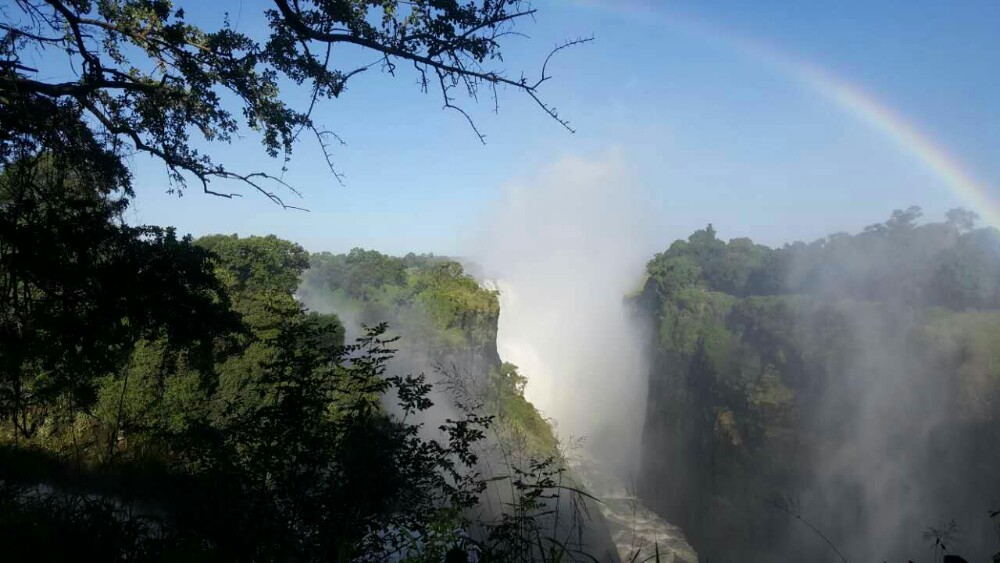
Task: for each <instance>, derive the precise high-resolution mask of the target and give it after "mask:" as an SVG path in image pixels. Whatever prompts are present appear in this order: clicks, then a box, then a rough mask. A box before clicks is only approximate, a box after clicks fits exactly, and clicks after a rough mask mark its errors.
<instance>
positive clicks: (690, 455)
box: [634, 207, 1000, 559]
mask: <svg viewBox="0 0 1000 563" xmlns="http://www.w3.org/2000/svg"><path fill="white" fill-rule="evenodd" d="M919 218H920V209H919V208H916V207H911V208H909V209H906V210H897V211H895V212H893V214H892V215H891V217H890V218H889V219H888V220H886V221H885V222H883V223H878V224H875V225H871V226H869V227H867V228H866V229H865V230H864V231H863V232H861V233H858V234H855V235H848V234H836V235H831V236H828V237H825V238H823V239H820V240H818V241H816V242H813V243H810V244H804V243H794V244H790V245H786V246H784V247H783V248H779V249H770V248H767V247H764V246H761V245H756V244H753V243H752V242H751V241H749V240H747V239H734V240H731V241H729V242H724V241H721V240H719V239H718V238H717V237H716V233H715V231H714V229H713V228H712V227H711V225H709V227H708V228H706V229H703V230H699V231H697V232H695V233H694V234H692V235H691V237H689V239H688V240H687V241H677V242H675V243H673V244H672V245H671V246H670V248H669V249H668V250H667V251H665V252H663V253H660V254H657V255H656V256H655V257H654V258H653V259H652V260H651V261H650V262H649V264H648V266H647V275H648V277H647V280H646V286H645V288H644V290H643V291H642V292H641V293H640V294H637V295H636V296H635V297H634V299H635V302H636V303H637V304H639V305H640V306H641V307H642V308H643V309H644V310H645V312H646V313H647V314H649V315H650V316H651V318H652V319H653V322H654V326H655V327H656V329H657V333H656V334H657V338H656V340H655V344H656V345H655V350H654V368H653V372H652V375H651V378H650V392H649V406H648V416H647V419H646V430H645V433H646V442H645V443H646V445H647V447H648V448H650V451H653V452H655V453H654V454H653V455H650V456H647V457H646V459H645V461H644V464H645V466H646V467H645V469H644V470H645V471H646V473H647V475H649V476H650V479H652V480H654V481H655V483H661V482H667V483H670V486H669V487H667V486H665V485H658V484H647V498H650V499H655V500H654V502H658V503H659V504H660V509H661V510H662V511H663V513H664V514H665V515H666V516H667V517H668V518H671V519H673V520H674V521H676V522H677V523H678V524H680V525H681V526H682V527H684V528H685V530H686V531H687V532H688V533H689V534H690V536H691V537H692V538H693V540H694V541H695V545H696V546H697V547H698V549H699V553H700V554H702V555H706V556H709V557H713V558H726V559H728V558H731V557H744V556H748V554H750V556H752V557H760V558H764V559H772V558H776V557H779V556H778V555H775V554H776V553H779V552H777V551H775V549H776V548H775V545H777V544H778V543H780V542H781V541H782V540H781V534H783V533H785V530H786V528H785V524H786V522H784V521H782V520H776V519H775V518H774V517H773V516H770V515H767V514H762V513H761V510H760V502H759V499H760V498H766V497H767V496H768V495H770V494H772V493H773V492H774V491H776V490H789V489H792V490H794V489H795V488H798V487H804V486H807V485H804V483H811V481H809V479H812V478H813V477H814V476H813V475H811V474H807V473H806V472H805V469H804V468H806V467H815V466H816V465H817V464H822V463H823V461H824V460H828V459H831V458H834V457H835V453H836V451H835V450H832V449H831V448H833V447H834V446H832V445H831V443H832V442H835V441H836V440H837V439H839V438H831V436H833V437H838V436H841V435H848V434H847V433H850V432H855V431H856V430H855V427H854V426H853V425H854V424H856V421H855V420H854V418H853V417H854V416H855V413H856V412H857V408H858V407H857V406H856V403H857V401H859V400H863V398H858V397H857V396H856V393H858V388H857V385H858V383H857V381H858V379H857V378H859V377H863V376H868V375H869V374H868V373H867V372H865V373H858V372H859V371H862V370H869V371H871V370H877V369H879V367H880V366H879V365H877V364H876V365H875V366H872V365H868V364H863V363H859V358H860V357H862V355H863V353H864V351H865V350H870V349H871V343H870V341H871V339H873V338H880V339H885V341H886V342H892V343H894V345H896V344H895V343H897V342H898V347H899V348H900V349H901V350H900V354H901V355H902V357H901V358H900V359H899V360H898V361H899V362H900V365H899V366H894V369H901V370H904V372H905V373H906V374H907V377H908V378H909V379H908V380H910V381H914V382H915V383H914V385H917V384H918V382H919V384H920V385H924V386H930V387H932V388H934V389H937V390H938V393H937V394H936V395H935V396H934V397H933V398H926V399H925V400H934V401H937V402H938V403H939V405H938V407H935V409H934V412H947V413H948V415H947V419H946V420H942V421H941V422H940V424H939V426H938V427H937V428H935V430H934V433H933V435H932V436H930V437H928V438H927V439H928V440H929V441H931V443H932V444H935V445H933V446H929V447H933V448H941V449H939V450H934V451H946V450H945V449H944V448H948V447H950V446H949V445H952V444H954V443H955V442H956V441H965V440H971V441H977V442H976V443H985V442H978V441H982V440H986V441H989V440H991V439H992V436H994V435H995V421H996V419H997V417H998V416H1000V404H998V403H997V402H996V401H995V400H994V397H997V396H1000V368H998V366H1000V355H998V352H997V350H1000V347H998V346H997V342H1000V324H998V323H1000V312H998V310H1000V299H998V296H1000V294H998V293H997V291H998V290H997V288H998V287H1000V286H998V285H997V284H998V283H1000V282H998V280H1000V233H998V231H997V230H996V229H992V228H985V229H975V228H974V223H975V219H976V217H975V215H974V214H972V213H970V212H968V211H965V210H953V211H952V212H950V213H949V214H948V219H947V221H946V222H943V223H928V224H920V223H919V222H918V220H919ZM870 353H871V354H876V355H877V353H875V352H870ZM886 353H887V354H888V352H886ZM893 357H894V358H895V356H893ZM942 404H943V405H945V406H944V407H942V406H941V405H942ZM830 405H834V406H833V407H831V406H830ZM928 408H929V407H928ZM957 436H961V440H959V439H958V438H957ZM936 440H938V441H940V442H936ZM946 444H948V445H946ZM947 451H949V452H950V453H948V454H947V455H945V454H940V455H938V456H937V457H934V458H930V459H929V460H928V463H933V464H934V465H935V466H944V465H946V464H947V466H948V467H951V468H953V470H954V471H953V474H955V475H970V476H972V475H975V476H977V477H975V478H976V479H978V480H979V481H978V483H979V485H978V486H979V488H980V489H981V490H990V491H996V488H995V486H994V485H993V482H994V481H995V480H993V479H991V478H990V477H989V476H991V475H992V470H991V469H989V468H988V467H990V464H991V463H993V464H995V460H996V457H995V456H993V454H992V453H984V452H983V451H982V450H980V451H978V452H976V454H975V455H972V454H970V453H968V452H963V451H959V450H957V449H956V450H950V449H949V450H947ZM987 459H990V460H994V461H992V462H988V461H986V460H987ZM915 463H919V462H915ZM937 471H938V472H937V475H938V476H939V478H938V482H939V481H941V480H942V479H940V475H941V473H942V471H943V470H941V469H940V468H938V469H937ZM916 474H917V475H922V474H921V473H920V472H919V471H916ZM949 475H951V474H949ZM970 478H971V477H970ZM921 483H922V485H919V486H918V485H916V484H915V485H914V487H920V488H922V491H923V492H922V493H921V494H924V495H926V496H927V497H928V498H934V499H935V500H933V501H931V500H929V501H927V502H937V499H936V497H934V495H935V494H937V491H936V489H935V486H937V485H938V483H937V482H932V481H921ZM931 483H933V485H932V484H931ZM963 486H964V485H963ZM965 488H966V489H968V487H965ZM664 489H667V490H664ZM924 489H926V490H924ZM950 491H951V493H950V494H951V495H952V496H953V497H959V496H960V497H961V498H963V499H965V500H966V501H967V502H968V503H972V502H973V501H974V499H973V497H972V496H970V495H967V494H965V493H964V492H958V491H957V489H950ZM823 493H824V494H839V493H829V492H828V491H823ZM845 497H849V495H847V494H846V493H845ZM838 502H843V503H850V502H853V501H852V500H851V499H849V498H844V499H840V500H838ZM859 510H860V509H859ZM928 517H933V515H928ZM827 525H828V526H830V527H831V528H835V529H836V528H837V527H838V526H840V527H841V529H849V526H848V524H847V523H845V522H833V521H830V522H827ZM720 537H726V539H727V542H726V546H721V545H720V544H719V542H718V538H720Z"/></svg>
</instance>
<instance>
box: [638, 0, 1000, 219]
mask: <svg viewBox="0 0 1000 563" xmlns="http://www.w3.org/2000/svg"><path fill="white" fill-rule="evenodd" d="M629 11H633V12H637V13H638V12H641V16H642V17H643V18H647V21H648V18H656V19H657V20H661V21H664V22H665V23H666V24H667V25H668V26H670V27H674V28H676V29H678V30H680V31H682V32H684V33H686V34H689V35H693V36H695V37H698V38H701V39H705V40H708V41H710V42H712V43H715V44H718V45H721V46H724V47H727V48H729V49H732V50H735V51H736V52H738V53H740V54H742V55H744V56H747V57H749V58H751V59H753V60H756V61H757V62H760V63H763V64H765V65H767V66H769V67H771V68H774V69H775V70H778V71H780V72H781V73H782V74H786V75H788V76H791V77H792V78H794V79H795V80H796V81H797V82H799V83H801V84H803V85H804V86H806V87H807V88H808V89H809V90H810V91H813V92H815V93H816V94H818V95H819V96H821V97H822V98H824V99H826V100H829V101H830V102H832V103H833V104H834V105H835V106H837V107H839V108H840V109H842V110H843V111H844V112H846V113H847V114H849V115H851V116H854V117H855V118H857V119H859V120H861V121H863V122H864V123H866V124H868V125H869V126H870V127H872V128H873V129H874V130H876V131H878V132H880V133H881V134H883V135H885V136H886V137H887V138H888V139H889V140H891V141H892V142H893V144H895V145H896V147H898V149H899V150H901V151H902V152H903V153H904V154H906V155H908V156H910V157H911V158H913V159H914V160H915V161H916V162H918V163H919V164H920V165H922V166H924V167H925V168H926V169H927V170H929V171H930V172H931V173H933V174H934V176H935V177H937V178H938V179H939V180H940V181H941V182H942V183H943V184H944V186H946V187H947V188H948V189H949V190H951V191H952V193H954V194H955V196H956V197H958V198H959V199H960V200H961V201H963V202H964V203H965V204H966V205H967V206H968V207H969V208H971V209H972V210H973V211H975V212H976V213H978V214H979V216H980V218H981V219H982V220H983V221H984V222H985V223H987V224H988V225H990V226H993V227H1000V206H998V205H997V203H996V202H995V201H994V198H993V197H991V195H990V190H989V188H988V186H987V185H986V184H984V183H983V182H981V181H979V180H978V179H977V178H975V177H974V176H973V175H972V173H970V172H968V171H967V170H966V169H965V167H963V165H962V164H961V163H960V162H959V160H958V159H957V158H955V157H954V156H952V155H951V154H949V153H948V151H947V150H945V149H944V147H942V146H940V145H939V144H938V143H936V142H934V140H933V139H931V138H930V137H929V136H927V135H926V134H924V133H923V132H922V131H921V130H920V129H919V128H918V127H917V126H915V125H914V124H913V123H912V122H911V121H909V120H907V119H906V118H904V117H903V116H901V115H899V114H898V113H897V112H895V111H893V109H892V108H890V107H889V106H887V105H885V104H884V103H882V102H880V101H879V100H878V99H877V98H875V97H874V96H872V95H871V94H869V93H868V92H866V91H865V90H864V89H863V88H861V87H860V86H857V85H855V84H851V83H850V82H848V81H847V80H844V79H843V78H840V77H838V76H836V75H834V74H833V73H830V72H828V71H826V70H824V69H821V68H819V67H818V66H816V65H814V64H812V63H810V62H808V61H805V60H802V59H800V58H798V57H795V56H792V55H790V54H788V53H785V52H782V51H779V50H777V49H775V48H774V47H772V46H770V45H767V44H765V43H763V42H761V41H758V40H755V39H751V38H749V37H745V36H742V35H739V34H736V33H734V32H732V31H730V30H726V29H723V28H720V27H718V26H714V25H709V24H707V23H705V22H704V21H702V20H698V19H695V18H691V17H686V16H683V15H679V14H673V13H671V14H664V13H662V12H658V11H656V10H653V9H652V8H645V9H643V8H640V7H637V6H634V5H633V7H632V9H631V10H629Z"/></svg>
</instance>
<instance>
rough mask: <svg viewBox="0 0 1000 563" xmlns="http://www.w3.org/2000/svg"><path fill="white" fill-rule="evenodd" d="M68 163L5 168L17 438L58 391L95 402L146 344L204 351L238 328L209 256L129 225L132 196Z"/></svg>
mask: <svg viewBox="0 0 1000 563" xmlns="http://www.w3.org/2000/svg"><path fill="white" fill-rule="evenodd" d="M65 164H66V163H65V161H64V160H63V159H62V158H61V155H48V154H45V155H42V157H40V158H37V159H25V160H22V161H18V162H16V163H14V164H13V165H11V166H8V167H6V168H5V169H4V170H3V171H2V173H0V349H2V350H3V351H4V353H3V354H2V355H0V356H2V358H0V419H3V420H9V421H11V422H12V423H13V424H12V427H13V434H14V436H15V438H17V437H18V435H21V436H30V435H31V434H32V433H33V432H34V431H35V429H36V428H37V425H38V423H39V422H40V421H41V420H44V418H43V417H41V416H38V415H39V414H40V410H41V411H43V410H44V408H45V407H47V406H50V405H51V404H52V403H53V402H54V401H55V400H56V399H57V398H59V397H63V396H69V397H70V398H71V400H72V401H73V402H74V404H77V405H78V406H81V407H83V406H86V405H87V404H89V403H90V402H92V401H93V391H94V389H93V387H94V380H95V378H96V377H98V376H101V375H104V374H106V373H108V372H110V371H113V370H115V369H117V368H118V367H119V366H120V365H121V362H122V361H123V359H124V358H127V357H128V356H129V355H130V354H131V351H132V347H133V346H134V345H135V343H136V342H137V341H138V340H139V339H141V338H145V337H163V338H165V339H167V340H169V341H171V342H176V343H182V344H184V345H186V346H194V343H195V342H202V343H204V342H206V341H207V340H210V339H211V336H212V335H213V334H214V333H215V331H216V330H217V329H219V328H220V327H226V328H227V329H232V328H235V327H236V326H237V322H236V319H235V318H234V317H233V316H232V314H231V313H230V312H229V311H228V303H227V301H226V296H225V294H224V293H223V292H222V286H221V285H220V284H219V282H218V280H217V279H216V277H215V276H214V275H213V272H212V266H211V263H210V262H209V260H208V258H209V255H208V253H207V252H205V251H203V250H201V249H199V248H196V247H194V246H193V245H192V244H191V240H190V238H179V237H177V235H176V233H175V232H174V231H173V230H171V229H160V228H156V227H131V226H127V225H124V224H121V223H120V222H119V220H118V217H119V214H120V213H121V211H122V210H123V209H124V207H125V204H126V203H127V202H126V201H125V200H123V199H121V198H115V197H111V196H109V195H107V186H104V185H96V186H95V185H91V184H88V183H87V181H89V180H93V179H94V176H93V175H92V174H91V173H90V172H89V171H87V170H82V171H79V172H78V171H77V169H75V168H68V167H67V166H65Z"/></svg>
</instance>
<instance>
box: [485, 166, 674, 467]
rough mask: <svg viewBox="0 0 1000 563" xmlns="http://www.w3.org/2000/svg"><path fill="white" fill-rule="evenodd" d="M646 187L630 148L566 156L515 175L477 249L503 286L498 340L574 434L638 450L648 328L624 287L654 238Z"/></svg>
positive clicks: (605, 447) (531, 394)
mask: <svg viewBox="0 0 1000 563" xmlns="http://www.w3.org/2000/svg"><path fill="white" fill-rule="evenodd" d="M643 201H644V192H643V191H642V189H641V188H640V187H639V186H638V185H637V184H636V183H635V181H634V180H632V179H631V178H630V175H629V173H628V170H627V165H626V162H625V159H624V157H623V156H622V155H621V154H618V153H614V152H607V153H604V154H601V155H599V156H597V157H596V158H585V157H581V156H567V157H564V158H562V159H560V160H559V161H557V162H555V163H553V164H551V165H549V166H547V167H546V168H544V169H543V170H541V171H540V172H538V173H537V174H535V175H534V176H531V177H528V178H524V179H521V180H519V181H516V182H513V183H511V184H510V185H508V186H507V187H506V189H505V190H504V194H503V197H502V198H501V199H500V200H499V201H498V202H497V204H496V205H495V206H494V208H493V209H492V211H491V213H490V214H489V215H488V217H487V219H486V221H485V225H486V230H485V232H484V233H483V235H482V237H481V238H480V239H479V241H478V247H477V248H476V249H475V252H474V254H475V255H476V256H477V260H478V261H480V263H481V264H482V266H483V269H484V272H486V275H487V276H488V277H491V278H492V279H493V280H495V283H496V284H497V286H498V288H499V290H500V292H501V294H500V304H501V306H500V320H499V332H498V337H497V346H498V351H499V353H500V356H501V358H503V359H504V360H505V361H508V362H512V363H514V364H516V365H518V366H519V367H520V369H521V372H522V373H523V374H524V375H525V376H527V378H528V383H527V386H526V389H525V397H526V398H527V399H528V400H529V401H531V402H532V403H533V404H534V405H535V406H536V407H537V408H538V409H539V410H540V411H541V412H542V414H543V416H546V417H548V418H550V419H551V420H552V422H553V424H554V426H555V428H556V431H557V434H558V436H559V437H560V439H561V440H562V441H563V442H564V443H567V444H568V443H572V442H576V441H582V442H583V443H584V447H585V448H586V449H587V451H588V452H589V453H591V454H594V455H600V457H602V458H604V459H607V460H614V461H615V462H628V463H631V462H634V461H637V460H638V458H639V455H638V451H637V447H638V437H639V436H640V433H641V425H642V415H643V408H644V405H645V394H646V387H645V386H646V377H647V370H648V365H647V363H646V360H645V357H646V355H645V354H644V352H643V350H644V344H645V341H646V338H645V337H644V336H643V333H642V330H641V328H640V326H639V324H638V323H637V322H636V321H635V319H634V318H633V316H632V315H631V314H630V312H629V310H628V308H627V306H626V303H625V299H624V298H625V295H626V294H627V293H629V292H632V291H634V290H636V289H637V288H638V287H639V284H640V283H641V281H642V277H641V276H642V271H643V270H642V268H643V266H644V264H645V262H646V260H648V258H649V256H650V249H651V248H653V246H654V245H653V244H652V242H651V237H650V229H649V225H650V224H651V219H652V218H651V217H649V215H648V214H647V212H646V211H645V207H644V205H643Z"/></svg>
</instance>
